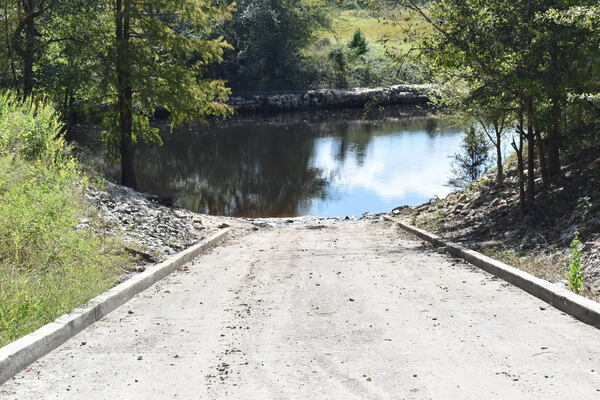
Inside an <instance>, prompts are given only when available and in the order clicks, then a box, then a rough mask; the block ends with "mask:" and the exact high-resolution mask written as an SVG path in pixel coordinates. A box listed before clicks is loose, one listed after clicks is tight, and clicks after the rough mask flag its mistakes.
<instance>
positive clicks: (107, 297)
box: [0, 229, 229, 385]
mask: <svg viewBox="0 0 600 400" xmlns="http://www.w3.org/2000/svg"><path fill="white" fill-rule="evenodd" d="M228 234H229V229H224V230H221V231H219V232H217V233H215V234H214V235H212V236H210V237H208V238H206V239H205V240H203V241H202V242H201V243H199V244H197V245H195V246H193V247H191V248H189V249H187V250H185V251H183V252H181V253H179V254H177V255H175V256H173V257H172V258H170V259H169V260H167V261H165V262H163V263H160V264H158V265H155V266H153V267H151V268H148V269H147V270H146V271H145V272H143V273H141V274H139V275H137V276H135V277H133V278H131V279H129V280H128V281H126V282H123V283H122V284H120V285H118V286H115V287H114V288H112V289H110V290H108V291H107V292H105V293H104V294H101V295H100V296H98V297H96V298H94V299H93V300H91V301H90V302H88V303H87V304H86V305H84V306H82V307H80V308H77V309H75V310H73V311H72V312H71V313H69V314H66V315H63V316H62V317H60V318H58V319H57V320H56V321H54V322H51V323H49V324H47V325H44V326H43V327H41V328H40V329H38V330H37V331H35V332H33V333H31V334H29V335H27V336H25V337H23V338H21V339H19V340H17V341H15V342H13V343H11V344H9V345H7V346H5V347H3V348H0V385H1V384H3V383H4V382H6V381H8V380H9V379H10V378H12V377H13V376H15V375H16V374H17V373H19V372H20V371H21V370H22V369H23V368H25V367H27V366H28V365H30V364H31V363H33V362H34V361H36V360H38V359H39V358H41V357H43V356H45V355H46V354H48V353H50V352H51V351H52V350H54V349H56V348H57V347H58V346H60V345H62V344H63V343H65V342H66V341H67V340H69V339H71V338H72V337H73V336H75V335H77V334H78V333H79V332H81V331H82V330H84V329H85V328H87V327H88V326H90V325H92V324H93V323H95V322H96V321H99V320H100V319H102V318H104V317H105V316H106V315H107V314H109V313H110V312H112V311H114V310H115V309H117V308H118V307H120V306H122V305H123V304H125V303H126V302H127V301H129V300H131V299H132V298H133V297H134V296H135V295H137V294H138V293H140V292H143V291H144V290H146V289H148V288H149V287H150V286H152V285H154V284H155V283H156V282H158V281H160V280H161V279H163V278H165V277H166V276H167V275H169V274H171V273H172V272H174V271H175V270H177V269H178V268H180V267H182V266H183V265H185V264H187V263H188V262H190V261H192V260H193V259H194V258H196V257H198V256H199V255H200V253H202V252H203V251H205V250H207V249H209V248H211V247H213V246H215V245H217V244H219V243H220V242H222V241H223V240H225V239H226V238H227V235H228Z"/></svg>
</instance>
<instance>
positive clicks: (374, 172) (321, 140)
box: [136, 112, 461, 217]
mask: <svg viewBox="0 0 600 400" xmlns="http://www.w3.org/2000/svg"><path fill="white" fill-rule="evenodd" d="M383 117H384V118H383V119H382V118H381V116H378V117H375V118H369V117H368V116H365V115H362V114H356V113H354V114H348V113H341V112H334V113H327V114H325V115H324V114H305V115H302V114H294V115H293V116H289V115H288V116H285V115H278V116H275V117H256V116H254V117H243V118H242V117H238V118H236V119H234V120H232V121H227V122H224V123H219V124H216V125H211V126H189V127H186V128H184V129H180V130H178V131H177V132H175V133H174V134H173V135H166V140H165V145H164V146H163V147H157V146H139V147H138V148H137V149H136V157H137V160H136V161H137V165H136V167H137V175H138V183H139V185H140V190H143V191H146V192H150V193H155V194H158V195H160V196H164V197H169V198H173V199H175V200H176V201H177V203H178V204H180V205H181V206H183V207H185V208H188V209H191V210H195V211H199V212H205V213H210V214H217V215H230V216H244V217H287V216H298V215H322V216H345V215H360V214H362V213H363V212H365V211H371V212H383V211H389V210H390V209H391V208H393V207H395V206H397V205H401V204H410V205H414V204H418V203H420V202H423V201H426V200H427V199H429V198H430V197H432V196H433V195H438V196H441V195H444V194H446V193H447V191H448V189H447V188H446V187H444V183H445V182H446V181H447V179H448V170H449V165H450V160H449V158H448V156H449V155H451V154H452V153H454V152H456V151H457V149H458V147H459V145H460V139H461V131H460V130H458V129H457V128H453V127H452V125H451V123H450V122H448V121H445V120H441V119H436V118H415V117H405V116H403V117H401V118H396V117H397V116H396V117H394V118H391V117H390V115H384V116H383Z"/></svg>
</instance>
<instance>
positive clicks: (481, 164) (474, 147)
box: [448, 127, 490, 189]
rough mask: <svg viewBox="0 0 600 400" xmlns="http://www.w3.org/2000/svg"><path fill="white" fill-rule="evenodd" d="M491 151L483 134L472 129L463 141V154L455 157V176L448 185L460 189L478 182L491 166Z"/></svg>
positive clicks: (453, 169) (453, 167)
mask: <svg viewBox="0 0 600 400" xmlns="http://www.w3.org/2000/svg"><path fill="white" fill-rule="evenodd" d="M489 151H490V148H489V147H488V145H487V143H486V142H485V138H484V136H483V134H482V133H481V132H478V131H477V130H476V129H475V128H474V127H471V128H470V129H469V130H468V131H467V134H466V135H465V137H464V139H463V143H462V150H461V152H460V153H457V154H455V155H454V162H453V166H452V172H453V175H454V176H453V177H452V179H450V180H449V181H448V185H449V186H451V187H453V188H457V189H458V188H465V187H467V186H469V185H471V184H473V183H475V182H477V181H478V180H479V178H481V176H482V175H483V173H484V172H485V170H486V169H487V167H488V166H489V165H488V161H489Z"/></svg>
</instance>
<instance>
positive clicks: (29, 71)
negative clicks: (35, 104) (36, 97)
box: [23, 0, 35, 98]
mask: <svg viewBox="0 0 600 400" xmlns="http://www.w3.org/2000/svg"><path fill="white" fill-rule="evenodd" d="M25 4H26V8H25V12H26V13H27V17H26V19H27V22H26V26H25V52H24V54H23V97H25V98H27V97H29V96H31V94H32V92H33V58H34V54H35V14H34V13H35V10H34V8H35V1H34V0H27V2H26V3H25Z"/></svg>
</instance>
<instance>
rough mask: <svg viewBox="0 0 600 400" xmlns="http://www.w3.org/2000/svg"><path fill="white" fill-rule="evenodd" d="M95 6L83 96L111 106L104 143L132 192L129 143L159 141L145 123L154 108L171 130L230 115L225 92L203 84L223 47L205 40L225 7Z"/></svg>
mask: <svg viewBox="0 0 600 400" xmlns="http://www.w3.org/2000/svg"><path fill="white" fill-rule="evenodd" d="M98 7H99V9H98V13H97V15H98V16H99V17H100V18H102V19H101V20H100V21H98V22H99V24H101V26H103V27H105V30H104V32H103V35H101V36H100V37H98V38H97V42H96V47H97V49H98V52H99V54H100V56H99V57H98V59H97V63H96V65H95V71H94V74H95V79H94V81H95V83H96V86H95V87H94V88H92V89H91V90H89V91H88V93H87V94H86V96H87V97H88V99H89V100H93V101H95V102H96V104H98V103H100V104H98V105H99V106H100V105H101V104H109V105H110V107H109V108H108V111H107V112H106V113H105V114H106V116H105V125H106V126H107V131H106V139H107V142H108V144H109V145H111V148H112V149H115V150H116V149H117V148H118V149H119V154H120V160H121V182H122V184H123V185H126V186H130V187H134V188H135V186H136V179H135V170H134V152H133V145H134V143H135V142H136V141H138V140H144V141H156V142H160V137H159V136H158V131H157V129H155V128H153V127H152V126H151V125H150V121H151V118H152V116H153V115H154V113H155V111H156V110H157V108H163V109H164V110H166V111H167V112H168V113H169V115H170V121H171V123H172V125H177V124H181V123H183V122H186V121H192V120H202V119H204V118H205V117H206V116H208V115H215V116H225V115H227V114H228V113H229V112H230V111H229V108H228V107H227V106H226V105H224V104H223V103H222V102H223V101H225V100H226V98H227V96H228V94H229V91H228V89H226V87H225V82H224V81H222V80H211V79H202V73H203V71H204V69H205V67H206V65H207V64H210V63H213V62H219V61H221V60H222V57H223V52H224V50H225V49H227V48H230V46H229V45H228V44H227V42H225V40H224V39H223V38H222V37H217V38H210V35H211V32H212V30H213V28H214V26H215V23H216V22H217V21H223V20H224V19H226V18H228V17H229V16H230V14H231V11H232V9H231V7H230V6H227V5H222V6H215V5H214V4H213V2H212V1H210V0H155V1H153V2H146V1H141V0H105V1H103V2H99V3H98Z"/></svg>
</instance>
